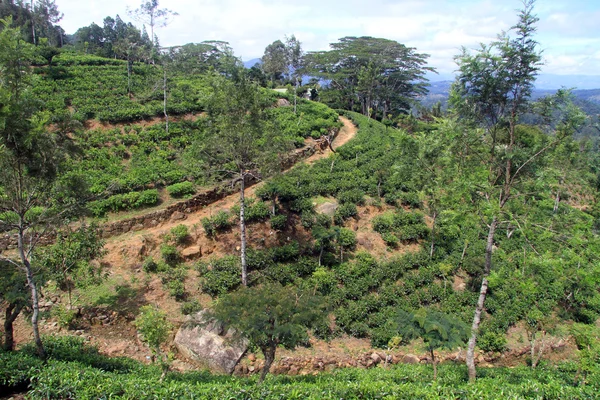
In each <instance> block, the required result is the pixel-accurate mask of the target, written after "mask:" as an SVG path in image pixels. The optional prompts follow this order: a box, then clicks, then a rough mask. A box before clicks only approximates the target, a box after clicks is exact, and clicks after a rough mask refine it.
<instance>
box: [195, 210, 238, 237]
mask: <svg viewBox="0 0 600 400" xmlns="http://www.w3.org/2000/svg"><path fill="white" fill-rule="evenodd" d="M200 222H201V223H202V228H204V232H205V233H206V236H208V237H215V236H216V235H217V233H219V232H223V231H225V230H227V229H229V228H230V227H231V225H232V223H231V221H230V220H229V214H227V213H226V212H225V211H219V212H218V213H216V214H215V215H213V216H212V217H210V218H206V217H205V218H202V220H201V221H200Z"/></svg>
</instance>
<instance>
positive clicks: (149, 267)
mask: <svg viewBox="0 0 600 400" xmlns="http://www.w3.org/2000/svg"><path fill="white" fill-rule="evenodd" d="M142 269H143V270H144V272H148V273H154V272H158V271H159V265H158V263H157V262H156V261H154V258H152V257H150V256H148V257H146V259H145V260H144V262H143V263H142Z"/></svg>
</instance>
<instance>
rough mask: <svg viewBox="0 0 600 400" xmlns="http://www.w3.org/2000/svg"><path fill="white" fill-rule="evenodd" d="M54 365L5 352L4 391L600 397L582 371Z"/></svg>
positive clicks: (109, 362)
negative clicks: (266, 373) (232, 370)
mask: <svg viewBox="0 0 600 400" xmlns="http://www.w3.org/2000/svg"><path fill="white" fill-rule="evenodd" d="M45 342H46V343H48V348H49V355H50V359H49V360H48V361H47V362H46V363H44V362H42V360H40V359H38V358H37V357H35V356H34V355H32V354H31V351H30V350H31V349H32V347H31V346H27V347H26V349H27V351H19V352H10V353H6V352H0V385H6V386H5V387H14V388H16V387H23V386H21V385H26V384H30V387H29V388H28V396H29V397H31V398H32V399H34V400H37V399H40V400H41V399H57V398H65V397H67V396H68V397H70V398H108V397H112V398H118V399H131V398H135V399H151V398H157V397H158V398H181V399H193V398H199V397H200V398H230V399H242V398H243V399H265V400H275V399H281V398H290V399H300V398H301V399H311V400H313V399H314V400H317V399H331V400H333V399H340V398H344V399H354V398H463V397H464V398H478V399H484V400H492V399H497V398H499V397H502V398H536V397H540V398H549V399H559V398H560V399H568V398H573V399H576V398H595V397H596V394H597V392H598V389H599V385H600V383H599V382H598V380H594V375H588V380H587V382H586V384H585V385H584V384H582V382H579V381H577V380H575V379H574V377H575V376H576V374H577V369H578V366H577V365H575V364H571V363H565V364H559V365H557V366H541V367H540V368H539V369H536V370H531V369H530V368H527V367H514V368H484V369H482V370H481V372H480V379H478V380H477V381H476V382H474V383H471V384H469V383H467V380H466V368H465V367H464V366H461V365H453V364H444V365H440V367H439V368H440V372H441V374H440V375H441V377H440V379H439V380H438V381H436V382H434V383H432V382H431V380H430V378H429V376H430V373H431V367H429V366H426V365H407V364H398V365H391V366H390V367H389V368H386V369H384V368H370V369H358V368H344V369H339V370H336V371H334V372H332V373H320V374H319V375H317V376H314V377H311V376H309V377H306V376H296V377H293V376H288V375H275V376H272V377H270V378H269V379H268V380H267V381H266V382H265V383H264V384H263V385H260V386H257V385H256V378H255V377H250V378H245V377H244V378H240V377H235V376H216V375H210V374H208V373H206V372H204V371H202V372H198V371H192V372H185V373H179V372H170V373H168V374H167V375H166V376H165V378H164V379H161V370H160V369H159V368H156V366H154V365H143V364H141V363H139V362H137V361H134V360H131V359H126V358H118V357H107V356H105V355H101V354H99V353H98V351H97V349H95V348H94V347H91V346H89V345H86V344H84V342H83V340H82V339H81V338H76V337H56V338H54V337H50V338H46V339H45Z"/></svg>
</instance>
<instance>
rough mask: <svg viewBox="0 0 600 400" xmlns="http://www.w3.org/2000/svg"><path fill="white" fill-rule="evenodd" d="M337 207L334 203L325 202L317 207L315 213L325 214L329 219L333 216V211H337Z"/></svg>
mask: <svg viewBox="0 0 600 400" xmlns="http://www.w3.org/2000/svg"><path fill="white" fill-rule="evenodd" d="M337 208H338V205H337V203H336V202H331V201H328V202H325V203H323V204H320V205H319V206H318V207H317V212H320V213H321V214H325V215H327V216H329V217H333V215H334V214H335V210H337Z"/></svg>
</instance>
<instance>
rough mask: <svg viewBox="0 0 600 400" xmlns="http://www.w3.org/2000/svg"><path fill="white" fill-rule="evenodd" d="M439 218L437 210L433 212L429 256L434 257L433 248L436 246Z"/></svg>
mask: <svg viewBox="0 0 600 400" xmlns="http://www.w3.org/2000/svg"><path fill="white" fill-rule="evenodd" d="M436 219H437V212H434V213H433V225H432V227H431V247H430V249H429V258H433V250H434V247H435V221H436Z"/></svg>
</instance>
